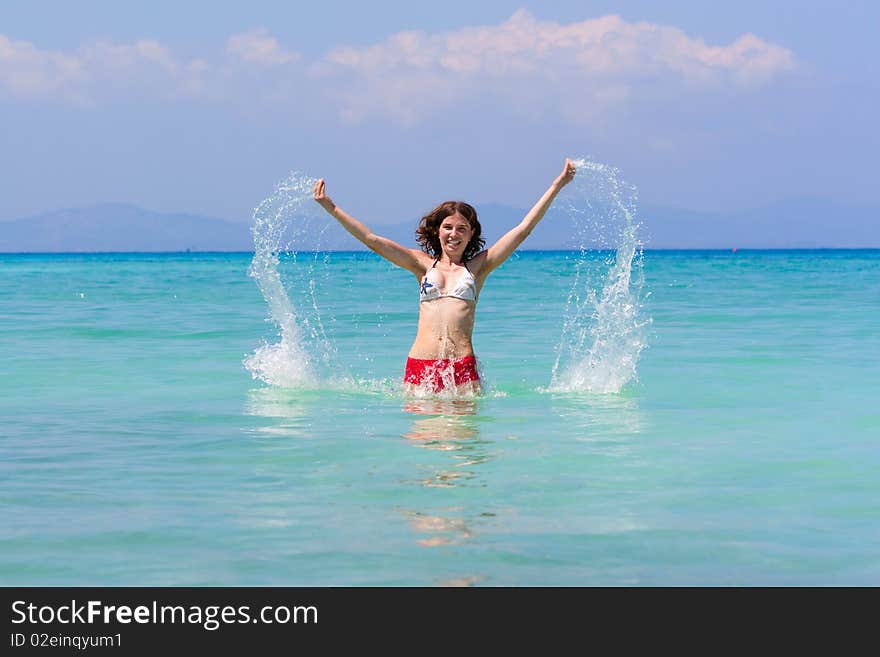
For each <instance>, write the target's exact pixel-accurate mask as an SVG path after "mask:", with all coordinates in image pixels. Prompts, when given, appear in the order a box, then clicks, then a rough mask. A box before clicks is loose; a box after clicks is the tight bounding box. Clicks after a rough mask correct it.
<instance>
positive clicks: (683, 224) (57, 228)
mask: <svg viewBox="0 0 880 657" xmlns="http://www.w3.org/2000/svg"><path fill="white" fill-rule="evenodd" d="M476 207H477V210H478V212H479V214H480V220H481V223H482V225H483V235H484V236H485V237H486V239H487V241H488V242H489V243H491V242H492V241H493V240H495V239H497V238H498V237H499V236H501V235H502V234H503V233H504V231H505V230H507V229H508V228H510V227H512V226H514V225H515V224H516V223H517V222H518V221H519V220H520V219H521V218H522V217H523V215H524V214H525V210H524V209H522V208H514V207H510V206H506V205H500V204H492V203H487V204H482V205H477V206H476ZM365 219H366V220H367V221H368V222H369V218H367V217H365ZM639 220H640V221H641V224H642V225H641V228H640V236H641V238H642V241H643V243H644V245H645V247H646V248H649V249H652V248H653V249H701V248H707V249H714V248H718V249H729V248H876V247H880V208H877V207H858V206H848V205H843V204H840V203H837V202H834V201H829V200H827V199H792V200H786V201H780V202H777V203H773V204H770V205H767V206H764V207H761V208H757V209H754V210H749V211H744V212H735V213H729V214H723V213H707V212H694V211H688V210H674V209H670V208H661V207H653V206H645V207H642V208H640V210H639ZM322 221H323V219H322ZM416 224H417V218H413V220H412V221H408V222H404V223H400V224H392V225H387V224H386V225H380V224H374V225H373V228H374V229H375V230H376V231H377V232H379V233H381V234H383V235H386V236H387V237H390V238H391V239H394V240H396V241H399V242H401V243H403V244H407V245H413V246H415V241H414V231H415V227H416ZM326 226H327V229H326V230H314V231H305V236H303V235H300V236H299V237H298V238H297V239H296V240H295V242H294V244H295V246H296V248H297V249H299V250H312V249H315V248H321V249H326V250H354V249H359V248H363V247H362V246H361V245H360V244H359V243H358V242H357V241H356V240H355V239H354V238H352V237H351V236H350V235H348V234H347V233H346V232H345V231H344V230H342V228H341V227H339V226H338V225H336V224H334V223H333V222H332V221H330V222H329V223H328V224H326ZM321 227H322V228H323V227H324V225H323V224H322V225H321ZM572 233H573V230H572V224H571V222H570V221H569V220H568V219H567V217H565V216H561V213H559V212H557V214H551V215H549V216H548V217H546V218H545V220H544V221H542V222H541V224H539V226H538V227H537V228H536V229H535V231H534V233H533V234H532V236H531V237H530V238H529V240H528V242H526V244H525V247H526V248H528V249H565V248H574V247H576V246H577V245H576V244H575V243H574V242H573V240H572V238H571V235H572ZM253 248H254V246H253V237H252V234H251V227H250V225H249V223H245V222H231V221H224V220H220V219H215V218H211V217H203V216H198V215H191V214H167V213H158V212H151V211H149V210H144V209H142V208H138V207H135V206H131V205H124V204H107V205H97V206H94V207H90V208H77V209H67V210H57V211H54V212H47V213H45V214H40V215H37V216H33V217H28V218H24V219H14V220H8V221H0V252H5V253H58V252H113V251H117V252H119V251H146V252H154V251H187V250H189V251H252V250H253Z"/></svg>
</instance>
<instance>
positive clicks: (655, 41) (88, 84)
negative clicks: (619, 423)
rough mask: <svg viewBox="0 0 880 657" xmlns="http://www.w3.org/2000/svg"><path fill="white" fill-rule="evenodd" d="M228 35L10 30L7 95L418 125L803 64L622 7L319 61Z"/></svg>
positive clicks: (672, 95) (639, 93)
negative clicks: (319, 112) (45, 38)
mask: <svg viewBox="0 0 880 657" xmlns="http://www.w3.org/2000/svg"><path fill="white" fill-rule="evenodd" d="M225 45H226V53H225V58H224V57H220V58H218V59H217V60H216V61H212V62H209V61H206V60H205V59H193V60H189V61H185V60H183V59H181V58H180V57H178V56H175V54H174V53H173V52H172V51H171V50H170V49H169V48H168V47H167V46H165V45H163V44H161V43H159V42H158V41H155V40H151V39H143V40H139V41H136V42H134V43H129V44H117V43H110V42H98V43H93V44H89V45H85V46H82V47H80V48H78V49H76V50H73V51H68V52H61V51H54V50H45V49H40V48H38V47H37V46H35V45H34V44H32V43H29V42H27V41H13V40H11V39H10V38H8V37H5V36H3V35H0V98H2V97H3V96H6V97H7V98H9V97H12V98H42V99H49V100H58V99H61V100H64V101H68V102H76V103H100V102H113V101H117V100H119V99H123V100H124V99H127V98H133V97H137V98H141V99H149V100H174V99H178V98H180V97H192V96H194V95H199V96H202V97H205V98H209V99H211V100H212V101H213V102H220V103H223V102H230V101H231V102H236V101H238V100H240V99H241V98H246V99H247V102H248V103H251V104H253V103H254V102H261V101H260V99H262V100H263V101H265V102H271V103H272V104H274V105H279V104H280V105H282V106H283V105H284V104H285V103H289V104H296V103H300V104H301V103H302V102H303V99H313V100H312V101H311V102H316V103H317V102H323V101H322V100H321V99H322V98H324V99H326V98H327V97H328V96H329V97H330V98H331V99H333V102H334V105H333V106H334V108H335V110H336V111H337V112H338V113H339V115H340V116H341V117H342V118H343V119H346V120H349V121H358V120H361V119H363V118H365V117H370V116H377V117H383V118H388V117H390V118H392V119H397V120H401V121H403V122H409V123H414V122H418V121H421V120H424V119H427V118H430V117H432V116H434V115H436V113H437V112H444V111H447V110H449V109H450V108H451V109H456V110H461V109H463V110H464V111H466V112H467V111H470V112H474V113H482V114H484V115H485V114H486V113H487V111H492V110H496V111H497V110H499V109H503V110H504V111H507V112H514V113H521V114H523V115H526V116H530V117H535V118H539V117H547V116H552V117H563V118H565V119H566V120H570V121H579V120H583V119H590V120H593V119H595V118H596V117H612V116H614V110H616V109H617V108H620V107H626V106H635V103H638V102H640V101H641V102H643V103H644V102H646V101H647V102H650V103H654V102H675V103H677V102H680V100H681V99H683V98H686V97H687V95H688V94H702V95H703V96H705V95H707V94H712V93H716V92H717V91H718V90H720V89H724V90H726V91H727V92H728V93H729V92H731V91H733V92H737V91H742V90H746V89H749V88H754V87H756V86H759V85H762V84H766V83H768V82H769V81H772V80H774V79H775V78H776V77H778V76H779V75H781V74H784V73H785V72H786V71H789V70H791V69H792V68H793V67H794V56H793V54H792V53H791V52H790V51H789V50H787V49H785V48H783V47H781V46H779V45H776V44H773V43H769V42H767V41H765V40H762V39H760V38H759V37H757V36H755V35H752V34H745V35H742V36H740V37H739V38H738V39H736V40H735V41H733V42H732V43H730V44H728V45H721V46H713V45H707V44H706V43H705V42H704V41H703V40H702V39H700V38H698V37H693V36H689V35H687V34H685V33H684V32H683V31H682V30H680V29H678V28H676V27H671V26H665V25H656V24H651V23H644V22H641V23H628V22H626V21H624V20H623V19H621V18H619V17H617V16H603V17H600V18H595V19H591V20H585V21H582V22H575V23H568V24H560V23H555V22H550V21H541V20H538V19H536V18H535V17H534V16H532V15H531V14H530V13H528V12H527V11H525V10H519V11H517V12H516V13H515V14H514V15H513V16H512V17H511V18H510V19H508V20H507V21H505V22H503V23H501V24H498V25H488V26H477V27H465V28H462V29H459V30H455V31H451V32H441V33H429V32H424V31H408V32H401V33H398V34H394V35H392V36H390V37H388V38H387V39H385V40H384V41H381V42H379V43H375V44H373V45H370V46H367V47H360V48H356V47H338V48H335V49H333V50H331V51H330V52H328V53H327V54H326V56H325V57H323V58H322V59H320V60H319V61H316V62H312V63H311V64H310V65H309V63H304V62H302V61H301V60H302V57H301V56H300V55H299V54H298V53H296V52H294V51H293V50H290V49H287V48H285V47H283V46H282V44H280V43H279V42H278V40H277V39H276V38H275V37H273V36H272V35H271V34H270V33H269V32H268V31H267V30H266V29H265V28H258V29H254V30H251V31H248V32H243V33H240V34H235V35H233V36H231V37H230V38H229V39H228V40H227V41H226V44H225ZM255 69H258V70H259V76H255V75H254V72H255ZM306 71H309V72H310V75H308V76H307V75H305V72H306ZM257 80H258V81H257ZM691 97H693V96H691Z"/></svg>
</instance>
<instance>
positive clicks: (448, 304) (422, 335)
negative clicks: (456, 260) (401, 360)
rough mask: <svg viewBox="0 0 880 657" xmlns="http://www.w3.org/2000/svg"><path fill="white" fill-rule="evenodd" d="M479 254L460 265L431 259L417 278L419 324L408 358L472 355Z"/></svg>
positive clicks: (480, 283)
mask: <svg viewBox="0 0 880 657" xmlns="http://www.w3.org/2000/svg"><path fill="white" fill-rule="evenodd" d="M481 264H482V263H481V262H480V259H479V256H477V257H476V258H474V259H472V260H471V261H470V262H468V263H465V264H463V265H461V266H458V265H451V264H449V263H440V262H438V261H434V262H433V264H430V265H429V266H427V267H426V270H425V273H424V274H423V275H422V276H421V277H420V278H419V325H418V330H417V333H416V339H415V341H414V342H413V346H412V348H411V349H410V352H409V357H410V358H419V359H442V358H464V357H465V356H472V355H473V353H474V348H473V344H472V337H473V332H474V317H475V312H476V306H477V295H478V294H479V289H480V287H481V285H482V281H481V280H480V277H479V266H480V265H481Z"/></svg>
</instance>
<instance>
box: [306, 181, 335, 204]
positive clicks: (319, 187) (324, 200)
mask: <svg viewBox="0 0 880 657" xmlns="http://www.w3.org/2000/svg"><path fill="white" fill-rule="evenodd" d="M312 196H314V198H315V200H316V201H317V202H318V204H319V205H320V206H321V207H322V208H324V209H325V210H326V211H327V212H333V209H334V208H335V207H336V204H335V203H333V201H331V200H330V197H329V196H327V194H326V193H325V191H324V179H323V178H319V179H318V182H316V183H315V188H314V189H313V190H312Z"/></svg>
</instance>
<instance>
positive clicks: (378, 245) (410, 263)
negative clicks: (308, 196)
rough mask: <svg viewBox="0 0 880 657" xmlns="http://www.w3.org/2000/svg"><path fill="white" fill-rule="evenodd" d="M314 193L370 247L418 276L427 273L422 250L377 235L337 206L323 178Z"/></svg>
mask: <svg viewBox="0 0 880 657" xmlns="http://www.w3.org/2000/svg"><path fill="white" fill-rule="evenodd" d="M313 194H314V197H315V200H316V201H317V202H318V204H319V205H320V206H321V207H322V208H324V209H325V210H326V211H327V213H328V214H330V216H332V217H333V218H334V219H336V221H338V222H339V223H340V224H342V227H343V228H345V230H347V231H348V232H349V233H351V234H352V235H354V237H355V238H357V239H358V240H359V241H361V242H363V243H364V245H366V247H367V248H368V249H370V250H371V251H375V252H376V253H378V254H379V255H380V256H382V257H383V258H385V259H386V260H388V261H390V262H392V263H394V264H395V265H397V266H398V267H402V268H404V269H406V270H407V271H411V272H412V273H413V274H415V275H416V276H417V277H419V276H422V275H423V274H424V273H425V272H424V269H425V265H424V263H423V262H422V260H423V257H422V255H421V252H419V251H416V250H415V249H408V248H406V247H405V246H403V245H401V244H398V243H397V242H395V241H394V240H390V239H388V238H387V237H382V236H380V235H376V234H375V233H374V232H373V231H371V230H370V229H369V228H367V226H366V225H365V224H363V223H361V222H360V221H358V220H357V219H355V218H354V217H352V216H351V215H350V214H348V213H347V212H346V211H345V210H343V209H342V208H340V207H339V206H337V205H336V204H335V203H334V202H333V201H332V200H330V197H329V196H327V194H326V193H325V190H324V179H323V178H321V179H319V180H318V182H316V183H315V189H314V190H313Z"/></svg>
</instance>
